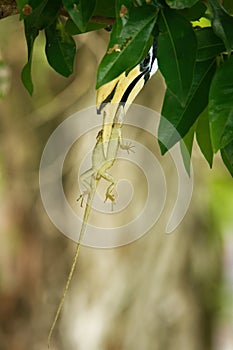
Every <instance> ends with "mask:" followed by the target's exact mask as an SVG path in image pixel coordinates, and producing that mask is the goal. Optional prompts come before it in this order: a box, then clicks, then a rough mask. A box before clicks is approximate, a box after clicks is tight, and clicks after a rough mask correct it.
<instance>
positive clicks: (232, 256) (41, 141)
mask: <svg viewBox="0 0 233 350" xmlns="http://www.w3.org/2000/svg"><path fill="white" fill-rule="evenodd" d="M108 35H109V34H108V33H107V32H104V31H100V32H96V33H89V34H83V35H82V36H80V37H79V38H77V47H78V55H77V59H76V62H75V73H74V74H73V75H72V76H71V77H70V78H69V79H65V78H63V77H60V76H59V75H58V74H56V73H55V72H53V71H52V69H51V68H49V66H48V64H47V63H46V59H45V56H44V55H42V54H41V52H40V50H38V48H39V47H40V46H43V45H44V38H43V35H41V36H40V37H39V38H38V40H37V42H36V47H35V55H34V61H33V80H34V85H35V92H34V95H33V97H30V96H29V95H28V93H27V91H26V90H25V89H24V87H23V86H22V83H21V81H20V74H21V69H22V67H23V65H24V64H25V62H26V58H27V54H26V44H25V41H24V37H23V25H22V23H19V22H18V18H17V17H12V18H7V19H5V20H1V22H0V54H1V60H3V61H4V62H5V63H6V64H7V66H4V67H5V68H4V72H5V73H4V74H5V77H4V79H5V86H4V97H3V98H2V99H1V101H0V237H1V238H0V242H1V245H0V350H8V349H9V350H13V349H14V350H25V349H33V350H37V349H38V350H40V349H45V348H46V346H47V345H46V341H47V335H48V330H49V327H50V324H51V321H52V318H53V315H54V313H55V310H56V307H57V304H58V302H59V299H60V296H61V293H62V290H63V287H64V284H65V282H66V279H67V275H68V272H69V269H70V265H71V262H72V258H73V254H74V250H75V244H74V243H73V242H72V241H70V240H68V239H67V238H65V237H64V236H63V235H62V234H61V233H60V232H58V231H57V230H56V228H55V227H54V226H53V224H52V223H51V222H50V220H49V218H48V216H47V214H46V212H45V210H44V207H43V205H42V202H41V198H40V192H39V181H38V179H39V174H38V169H39V163H40V157H41V154H42V151H43V148H44V146H45V144H46V141H47V139H48V137H49V136H50V134H51V133H52V132H53V131H54V129H55V128H56V127H57V126H58V125H59V124H60V123H61V122H62V121H63V120H65V119H66V118H67V117H68V116H70V115H71V114H73V113H74V112H76V111H78V110H81V109H83V108H85V107H89V106H91V105H93V104H94V103H95V77H96V69H97V64H98V62H99V61H100V59H101V57H102V56H103V54H104V52H105V50H106V43H107V37H108ZM8 88H9V89H8ZM7 90H9V91H7ZM163 92H164V85H163V81H162V78H161V77H160V75H159V74H157V75H156V76H155V77H153V78H152V79H151V81H150V82H149V83H148V84H147V86H146V87H145V89H144V91H143V92H142V93H141V94H140V96H139V97H138V98H137V100H136V102H137V103H139V104H142V105H145V106H148V107H151V108H153V109H155V110H157V111H159V108H160V107H161V100H162V97H163ZM150 147H151V145H150ZM155 147H156V149H157V146H155ZM158 157H159V154H158ZM193 166H194V176H195V181H194V193H193V198H192V202H191V206H190V209H189V211H188V214H187V215H186V217H185V219H184V220H183V222H182V224H181V225H180V226H179V228H178V229H177V230H176V231H175V232H174V233H173V234H172V235H169V236H168V235H165V234H164V225H163V222H160V221H159V222H158V224H156V225H155V226H154V228H153V229H152V230H151V231H150V232H149V233H148V234H147V235H145V236H144V237H143V238H141V239H140V240H138V241H136V242H134V243H132V244H130V245H127V246H124V247H121V248H117V249H111V250H101V249H99V250H95V249H91V248H86V247H83V248H82V249H81V254H80V259H79V265H78V268H77V271H76V273H75V276H74V280H73V282H72V285H71V289H70V291H69V293H68V295H67V299H66V302H65V307H64V310H63V313H62V317H61V318H60V321H59V323H58V325H57V328H56V330H55V333H54V337H53V339H52V344H51V348H52V349H60V350H62V349H71V350H73V349H79V350H84V349H85V350H121V349H124V350H131V349H134V350H139V349H140V350H141V349H147V350H150V349H151V350H152V349H153V350H164V349H166V350H174V349H179V350H187V349H189V350H202V349H203V350H204V349H205V350H207V349H211V350H212V349H214V350H230V349H233V335H232V334H233V332H232V329H233V315H232V313H233V300H232V293H233V235H232V230H233V219H232V210H233V187H232V179H231V178H230V175H229V174H228V173H227V171H226V169H225V168H224V167H223V166H222V164H221V161H220V160H219V159H218V157H217V158H216V159H215V162H214V169H213V171H210V170H209V169H208V166H207V163H206V161H205V160H204V159H203V158H202V156H201V153H200V152H199V150H198V148H197V146H195V147H194V150H193ZM170 174H171V178H170V179H167V180H168V182H169V181H172V179H173V177H174V174H173V172H170ZM66 188H67V191H68V192H69V184H68V185H67V186H66ZM77 195H78V194H77ZM155 200H156V198H155Z"/></svg>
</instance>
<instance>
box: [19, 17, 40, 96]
mask: <svg viewBox="0 0 233 350" xmlns="http://www.w3.org/2000/svg"><path fill="white" fill-rule="evenodd" d="M24 31H25V37H26V41H27V48H28V62H27V63H26V65H25V66H24V68H23V70H22V73H21V79H22V82H23V84H24V86H25V88H26V89H27V90H28V92H29V94H30V95H32V93H33V83H32V77H31V66H32V54H33V47H34V42H35V39H36V37H37V36H38V35H39V30H38V29H37V28H35V27H33V26H32V25H31V23H30V22H29V21H27V20H25V21H24Z"/></svg>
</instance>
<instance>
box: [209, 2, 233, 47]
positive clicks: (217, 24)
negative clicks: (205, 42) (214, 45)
mask: <svg viewBox="0 0 233 350" xmlns="http://www.w3.org/2000/svg"><path fill="white" fill-rule="evenodd" d="M208 3H209V5H210V11H211V22H212V27H213V30H214V32H215V34H216V35H217V36H219V38H221V39H222V41H223V42H224V44H225V47H226V49H227V51H228V52H230V51H231V50H233V35H232V33H233V17H232V16H230V15H229V14H228V13H227V12H226V11H225V9H224V8H223V7H222V5H221V4H220V3H219V1H218V0H208Z"/></svg>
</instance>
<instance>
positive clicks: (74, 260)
mask: <svg viewBox="0 0 233 350" xmlns="http://www.w3.org/2000/svg"><path fill="white" fill-rule="evenodd" d="M92 192H93V193H91V194H89V196H88V199H87V203H86V208H85V212H84V217H83V223H82V227H81V231H80V234H79V241H78V243H77V246H76V251H75V254H74V258H73V263H72V266H71V269H70V273H69V276H68V279H67V282H66V285H65V289H64V292H63V295H62V297H61V301H60V303H59V305H58V308H57V311H56V314H55V316H54V319H53V323H52V325H51V327H50V330H49V335H48V340H47V344H48V348H50V343H51V338H52V334H53V331H54V328H55V326H56V324H57V320H58V318H59V316H60V313H61V310H62V307H63V304H64V301H65V298H66V293H67V291H68V289H69V286H70V282H71V280H72V277H73V274H74V270H75V267H76V265H77V261H78V256H79V251H80V247H81V244H80V242H81V240H82V238H83V235H84V233H85V231H86V227H87V221H88V217H89V214H90V211H91V204H92V200H93V197H94V192H95V191H92Z"/></svg>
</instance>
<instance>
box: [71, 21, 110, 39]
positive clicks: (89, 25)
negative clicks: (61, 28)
mask: <svg viewBox="0 0 233 350" xmlns="http://www.w3.org/2000/svg"><path fill="white" fill-rule="evenodd" d="M106 26H107V24H99V23H92V22H88V23H87V27H86V31H85V33H87V32H91V31H93V30H99V29H101V28H105V27H106ZM65 30H66V32H67V33H69V34H70V35H77V34H82V33H83V32H81V30H80V29H79V28H78V27H77V26H76V24H75V23H74V22H73V21H72V19H70V18H69V19H68V20H67V21H66V24H65Z"/></svg>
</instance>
